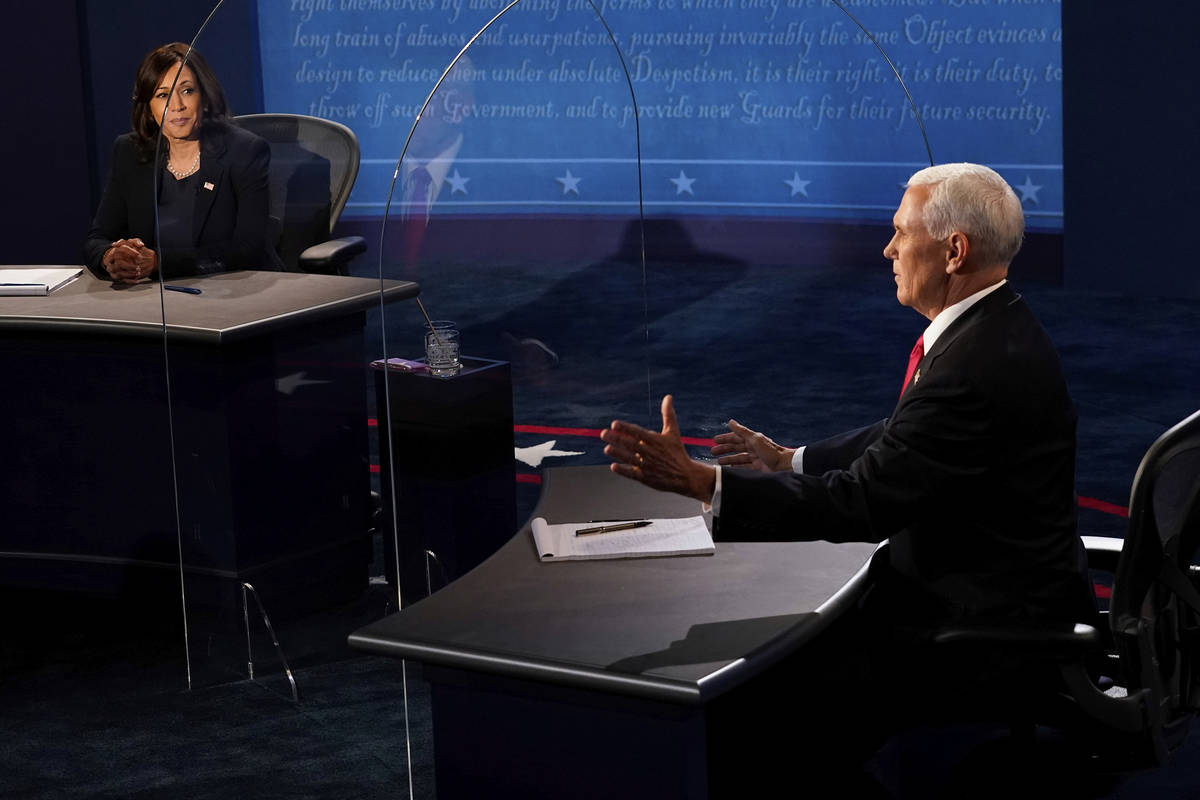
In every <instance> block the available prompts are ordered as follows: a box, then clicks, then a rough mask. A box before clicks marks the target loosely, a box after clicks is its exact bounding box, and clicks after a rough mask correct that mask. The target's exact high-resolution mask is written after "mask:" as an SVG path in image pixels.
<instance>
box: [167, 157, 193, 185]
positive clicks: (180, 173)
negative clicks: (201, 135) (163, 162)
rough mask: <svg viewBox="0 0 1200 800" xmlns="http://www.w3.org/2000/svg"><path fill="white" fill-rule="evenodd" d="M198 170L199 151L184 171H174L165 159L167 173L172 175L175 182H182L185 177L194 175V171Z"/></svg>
mask: <svg viewBox="0 0 1200 800" xmlns="http://www.w3.org/2000/svg"><path fill="white" fill-rule="evenodd" d="M198 169H200V151H199V150H197V151H196V157H195V158H193V159H192V165H191V166H190V167H188V168H187V169H184V170H179V169H175V167H173V166H171V161H170V159H167V172H169V173H171V174H172V175H174V176H175V178H176V180H183V179H184V178H186V177H187V176H189V175H192V174H193V173H195V171H196V170H198Z"/></svg>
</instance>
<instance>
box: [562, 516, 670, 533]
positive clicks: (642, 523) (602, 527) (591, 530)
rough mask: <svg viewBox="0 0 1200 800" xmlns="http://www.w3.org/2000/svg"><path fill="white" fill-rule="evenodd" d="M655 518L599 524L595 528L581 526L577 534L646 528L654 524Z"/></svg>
mask: <svg viewBox="0 0 1200 800" xmlns="http://www.w3.org/2000/svg"><path fill="white" fill-rule="evenodd" d="M653 524H654V522H653V520H648V519H641V520H638V521H637V522H622V523H620V524H618V525H598V526H597V527H595V528H580V529H579V530H577V531H575V535H576V536H588V535H589V534H593V533H612V532H613V531H628V530H632V529H633V528H644V527H646V526H647V525H653Z"/></svg>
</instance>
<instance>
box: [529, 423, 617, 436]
mask: <svg viewBox="0 0 1200 800" xmlns="http://www.w3.org/2000/svg"><path fill="white" fill-rule="evenodd" d="M513 430H514V431H515V432H517V433H540V434H543V435H545V436H588V437H591V438H592V439H599V438H600V432H601V430H603V429H598V428H555V427H552V426H548V425H513Z"/></svg>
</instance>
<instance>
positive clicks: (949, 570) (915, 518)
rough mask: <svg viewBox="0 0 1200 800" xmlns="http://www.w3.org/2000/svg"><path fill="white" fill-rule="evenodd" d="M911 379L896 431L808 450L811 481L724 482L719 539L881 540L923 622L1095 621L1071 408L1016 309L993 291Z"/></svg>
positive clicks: (863, 433) (878, 430)
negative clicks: (1080, 527) (1079, 515)
mask: <svg viewBox="0 0 1200 800" xmlns="http://www.w3.org/2000/svg"><path fill="white" fill-rule="evenodd" d="M917 370H918V373H917V374H918V376H919V377H914V379H913V381H912V383H911V384H910V386H909V387H908V389H907V391H906V392H905V393H904V395H903V397H902V398H901V399H900V401H899V403H898V404H897V406H896V409H895V411H894V412H893V414H892V416H891V418H889V419H886V420H883V421H881V422H878V423H876V424H874V425H871V426H868V427H866V428H861V429H859V430H856V431H850V432H848V433H845V434H842V435H840V436H836V437H833V438H832V439H828V440H825V441H822V442H816V443H814V444H811V445H809V446H808V447H807V448H806V449H805V451H804V471H805V474H803V475H795V474H789V473H778V474H763V473H751V472H748V471H745V470H736V469H728V468H726V469H723V471H722V473H721V482H722V490H721V514H720V520H719V528H718V537H719V538H720V539H726V540H751V541H756V540H815V539H826V540H829V541H835V542H839V541H868V542H878V541H882V540H884V539H888V540H889V556H890V568H891V573H892V574H891V576H890V578H889V580H893V582H894V584H895V585H896V586H902V587H904V591H905V592H908V593H909V594H910V595H911V596H910V597H909V599H910V600H914V604H915V605H916V606H921V607H922V608H924V609H925V612H926V613H927V615H928V616H931V617H935V618H942V619H945V620H951V619H958V618H962V617H966V616H984V617H991V616H996V617H1006V618H1007V617H1025V618H1043V619H1064V620H1079V619H1088V618H1090V616H1091V615H1092V614H1093V613H1094V606H1093V602H1094V601H1093V600H1092V599H1091V589H1090V587H1089V585H1088V583H1087V581H1086V579H1085V574H1086V571H1085V566H1084V565H1085V556H1084V553H1083V548H1082V544H1081V542H1080V540H1079V537H1078V534H1077V531H1076V522H1075V509H1076V495H1075V421H1076V415H1075V408H1074V404H1073V403H1072V401H1071V398H1070V396H1069V395H1068V393H1067V387H1066V381H1065V379H1064V378H1063V374H1062V368H1061V366H1060V364H1059V360H1058V355H1057V353H1056V352H1055V350H1054V347H1053V345H1052V344H1051V343H1050V340H1049V338H1048V337H1047V336H1046V334H1045V332H1044V331H1043V330H1042V327H1041V326H1040V325H1039V324H1038V322H1037V320H1036V319H1035V318H1034V316H1033V314H1032V312H1031V311H1030V310H1029V308H1028V306H1027V305H1026V304H1025V302H1024V300H1022V299H1021V297H1020V296H1019V295H1017V294H1016V293H1015V292H1013V290H1012V289H1011V288H1010V287H1009V286H1008V285H1007V284H1006V285H1004V286H1001V287H1000V288H999V289H996V290H995V291H993V292H992V293H991V294H989V295H987V296H986V297H984V298H983V299H982V300H980V301H979V302H977V303H976V304H975V305H974V306H972V307H971V308H970V309H968V310H967V311H966V312H965V313H964V314H963V315H962V316H961V317H959V318H958V319H957V320H955V321H954V322H953V323H952V324H951V325H950V327H949V328H947V329H946V331H945V332H944V333H943V334H942V335H941V336H940V337H939V338H938V340H937V341H936V342H935V343H934V346H933V348H932V349H931V350H930V351H929V352H928V353H926V355H925V356H924V358H922V359H921V361H920V363H919V364H918V367H917ZM914 598H915V599H914ZM930 621H933V620H930Z"/></svg>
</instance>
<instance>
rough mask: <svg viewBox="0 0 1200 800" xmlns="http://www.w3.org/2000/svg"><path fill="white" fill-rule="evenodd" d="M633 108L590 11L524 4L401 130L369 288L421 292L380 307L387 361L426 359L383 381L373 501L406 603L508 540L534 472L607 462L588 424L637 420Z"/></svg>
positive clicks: (641, 351) (639, 339)
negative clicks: (566, 78) (378, 497)
mask: <svg viewBox="0 0 1200 800" xmlns="http://www.w3.org/2000/svg"><path fill="white" fill-rule="evenodd" d="M563 38H571V39H573V40H576V41H582V42H587V43H589V44H586V45H584V46H583V47H581V48H577V50H576V51H575V52H576V53H579V55H577V56H576V57H577V58H582V59H584V63H586V64H587V65H588V66H587V69H588V70H590V73H589V74H590V75H592V76H601V77H600V78H598V79H596V78H593V79H584V80H581V81H579V82H577V83H573V84H570V85H568V88H567V89H566V90H565V91H564V88H563V86H562V85H561V83H562V81H563V77H562V76H563V73H564V65H563V59H562V57H561V55H560V54H559V53H556V52H555V48H554V47H553V46H550V45H549V43H551V42H554V41H558V40H560V39H563ZM552 89H553V91H551V90H552ZM633 105H634V98H633V93H632V87H631V82H630V79H629V75H628V73H627V72H626V69H625V64H624V62H623V59H622V55H621V53H620V51H619V49H618V48H617V46H616V43H615V41H614V39H613V37H612V36H611V34H610V31H609V30H608V28H607V27H606V25H605V22H604V20H603V18H602V17H601V16H600V15H599V13H598V10H597V8H596V7H594V6H592V5H591V4H590V3H580V4H578V6H577V7H574V6H573V7H572V8H570V9H568V10H560V11H559V12H558V13H557V14H555V15H553V17H552V18H550V16H549V15H547V13H546V10H545V8H544V7H541V6H538V5H537V4H524V3H520V2H518V3H513V4H512V5H510V6H508V7H507V8H506V9H505V10H504V11H502V12H501V13H500V14H499V15H497V16H496V17H495V18H494V19H493V20H492V21H491V22H490V23H489V24H488V25H487V26H485V27H484V28H483V29H482V30H481V31H480V32H479V33H478V35H477V36H475V37H473V38H472V40H471V41H470V42H469V44H468V45H467V46H466V47H464V48H463V50H462V52H461V53H460V54H459V55H458V56H457V57H456V58H455V60H454V62H453V65H452V66H451V67H450V69H449V70H447V71H446V73H445V74H444V75H443V76H442V77H441V79H440V80H439V81H438V82H437V84H436V86H435V88H434V89H433V91H432V92H431V93H430V95H429V96H428V99H427V101H426V102H425V103H424V104H423V106H422V107H420V108H419V109H418V110H419V114H420V116H419V117H418V119H417V121H416V124H415V125H414V126H413V127H412V130H411V132H409V131H398V133H400V134H402V135H399V136H397V137H396V150H397V152H399V153H400V158H399V160H398V163H397V164H396V167H395V172H394V181H393V184H392V187H391V194H390V195H389V203H388V208H387V216H386V219H385V229H384V233H383V236H382V240H381V246H380V250H379V264H380V267H379V274H380V276H381V278H383V279H387V278H406V279H411V280H415V281H418V282H419V283H420V285H421V298H420V304H415V303H413V304H404V305H396V306H390V307H387V308H386V309H385V315H384V324H383V333H384V336H385V340H386V344H387V350H386V353H387V356H388V357H389V358H391V359H399V360H408V361H421V360H424V362H425V363H423V364H419V365H417V371H407V370H408V369H409V366H408V365H406V364H404V363H403V362H402V361H395V362H394V363H393V367H392V368H391V369H390V370H389V371H388V372H387V375H389V376H390V379H389V380H387V381H383V380H382V377H383V374H384V373H382V372H381V373H379V376H380V379H381V381H380V386H381V392H380V394H379V395H378V399H379V403H380V408H381V409H382V408H383V407H384V406H386V407H387V408H388V411H387V412H386V413H385V412H384V411H382V410H381V411H380V426H381V433H383V434H385V435H388V436H390V440H389V441H390V445H389V446H387V447H385V448H384V450H383V452H381V464H382V467H383V469H382V472H383V474H384V477H385V480H384V484H385V489H386V487H390V486H391V485H393V484H394V486H395V490H396V494H395V496H391V495H387V494H385V514H386V515H387V517H388V519H389V521H390V522H391V523H392V524H393V525H394V533H395V538H394V542H395V553H394V558H393V559H392V560H391V561H390V562H389V570H388V574H389V577H391V576H396V575H398V577H399V585H398V589H399V593H400V595H401V598H400V599H401V601H402V602H412V601H413V600H416V599H419V598H421V597H423V596H425V595H426V594H428V592H429V591H430V590H436V589H437V588H439V587H440V586H443V585H445V583H446V582H448V581H449V580H453V579H454V578H455V577H457V576H458V575H461V574H463V573H464V572H465V571H466V570H468V569H470V568H472V567H474V566H475V565H476V564H478V563H480V562H481V561H482V560H483V559H484V558H486V557H487V556H488V555H490V554H491V553H492V552H494V551H495V550H496V549H498V548H499V546H500V545H501V544H503V543H504V542H505V541H507V540H508V539H509V538H511V536H512V533H513V531H515V530H516V529H517V527H518V526H519V525H520V524H521V523H522V522H524V521H525V518H526V517H527V516H528V513H529V511H530V510H531V508H532V505H533V502H534V501H535V500H536V497H537V493H538V490H539V486H540V479H541V469H542V468H543V467H544V466H552V465H554V464H577V463H600V462H601V461H603V456H602V454H601V452H600V448H601V445H600V442H599V439H598V438H597V434H598V429H599V428H602V427H604V426H605V425H606V424H607V423H608V422H609V421H610V420H611V419H613V418H614V417H617V416H624V417H628V416H636V417H638V418H643V417H644V416H645V413H646V409H647V401H648V395H647V372H646V370H647V362H646V349H645V343H646V328H645V312H646V294H645V268H644V262H643V258H642V244H643V232H642V218H641V185H640V180H641V175H640V168H639V161H638V152H639V151H638V138H637V125H636V124H634V123H632V122H630V118H629V116H627V115H625V114H624V110H625V109H631V108H632V107H633ZM444 321H449V322H452V323H454V327H453V328H444V327H437V326H436V324H437V323H440V322H444ZM431 323H434V324H435V327H434V328H433V329H432V332H427V331H429V330H430V329H429V325H430V324H431ZM440 359H446V360H447V364H442V363H439V360H440ZM455 359H457V361H458V362H460V363H458V364H455V363H453V362H454V360H455ZM389 421H390V424H385V423H387V422H389ZM385 429H386V430H385ZM514 448H515V459H514ZM393 479H394V480H393Z"/></svg>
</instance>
